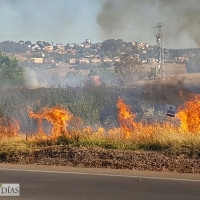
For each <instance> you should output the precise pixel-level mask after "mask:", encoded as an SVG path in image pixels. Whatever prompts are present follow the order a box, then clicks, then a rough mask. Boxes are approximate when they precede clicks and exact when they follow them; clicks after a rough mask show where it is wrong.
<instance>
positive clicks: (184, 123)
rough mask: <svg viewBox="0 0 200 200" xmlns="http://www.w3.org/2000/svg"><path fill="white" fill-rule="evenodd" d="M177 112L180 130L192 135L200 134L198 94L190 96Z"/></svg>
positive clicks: (199, 95) (199, 101)
mask: <svg viewBox="0 0 200 200" xmlns="http://www.w3.org/2000/svg"><path fill="white" fill-rule="evenodd" d="M178 110H179V112H178V113H177V117H178V118H179V119H180V121H181V128H182V129H183V130H184V131H189V132H192V133H197V132H200V94H191V95H190V99H189V100H188V101H186V102H185V103H184V105H183V106H181V107H180V108H179V109H178Z"/></svg>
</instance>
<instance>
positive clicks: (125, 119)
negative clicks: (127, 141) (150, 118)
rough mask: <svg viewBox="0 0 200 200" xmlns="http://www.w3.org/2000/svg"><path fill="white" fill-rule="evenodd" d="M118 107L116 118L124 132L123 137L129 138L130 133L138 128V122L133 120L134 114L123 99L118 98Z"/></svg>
mask: <svg viewBox="0 0 200 200" xmlns="http://www.w3.org/2000/svg"><path fill="white" fill-rule="evenodd" d="M116 105H117V108H118V120H119V124H120V127H121V129H122V131H123V132H124V134H125V138H130V137H131V134H132V133H133V132H134V130H136V129H137V128H139V126H140V123H137V122H135V121H134V119H135V117H136V114H133V113H132V112H131V111H130V108H129V106H127V105H126V104H125V103H124V101H123V100H122V99H121V98H119V99H118V101H117V104H116Z"/></svg>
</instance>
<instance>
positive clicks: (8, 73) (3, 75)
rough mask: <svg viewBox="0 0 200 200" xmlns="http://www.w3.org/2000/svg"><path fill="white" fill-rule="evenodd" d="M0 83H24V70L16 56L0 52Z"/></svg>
mask: <svg viewBox="0 0 200 200" xmlns="http://www.w3.org/2000/svg"><path fill="white" fill-rule="evenodd" d="M0 84H1V85H8V86H23V85H24V70H23V68H22V67H21V66H19V64H18V61H17V60H16V58H13V57H9V56H7V55H5V54H2V52H0Z"/></svg>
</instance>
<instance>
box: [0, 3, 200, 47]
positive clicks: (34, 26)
mask: <svg viewBox="0 0 200 200" xmlns="http://www.w3.org/2000/svg"><path fill="white" fill-rule="evenodd" d="M199 5H200V0H190V1H188V0H121V1H118V0H0V41H4V40H10V41H19V40H31V41H32V42H35V41H37V40H42V41H47V42H52V41H54V44H56V43H63V44H67V43H72V42H76V43H80V42H83V41H85V39H87V38H88V39H91V41H92V43H96V42H102V41H103V40H106V39H110V38H115V39H118V38H120V39H123V40H124V41H137V42H148V43H150V44H155V36H154V35H155V34H156V29H153V28H152V27H153V26H155V25H156V23H157V22H163V23H165V25H166V26H165V27H164V29H163V33H164V46H166V47H167V48H188V47H199V46H200V37H199V35H200V34H199V33H200V14H199V13H200V12H199V10H200V6H199Z"/></svg>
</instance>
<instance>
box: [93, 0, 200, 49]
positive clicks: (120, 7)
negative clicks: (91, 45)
mask: <svg viewBox="0 0 200 200" xmlns="http://www.w3.org/2000/svg"><path fill="white" fill-rule="evenodd" d="M199 10H200V0H191V1H188V0H123V1H116V0H105V1H104V2H103V3H102V7H101V11H100V13H99V14H98V16H97V19H96V22H97V24H98V25H99V26H100V28H101V30H102V33H103V35H104V36H105V37H110V38H112V37H113V36H114V37H117V38H123V35H124V34H126V33H125V31H124V30H131V31H129V33H128V34H129V35H128V37H129V40H130V39H132V40H133V39H134V38H140V37H141V36H142V38H145V37H146V38H147V40H149V36H148V35H150V29H151V27H153V26H155V25H156V23H157V22H163V23H165V25H166V27H165V28H164V29H163V30H164V34H165V42H166V44H168V45H172V46H176V45H177V46H188V45H192V44H193V45H196V46H198V47H199V46H200V37H199V33H200V26H199V24H200V13H199ZM152 35H153V34H152ZM142 38H141V39H142Z"/></svg>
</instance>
